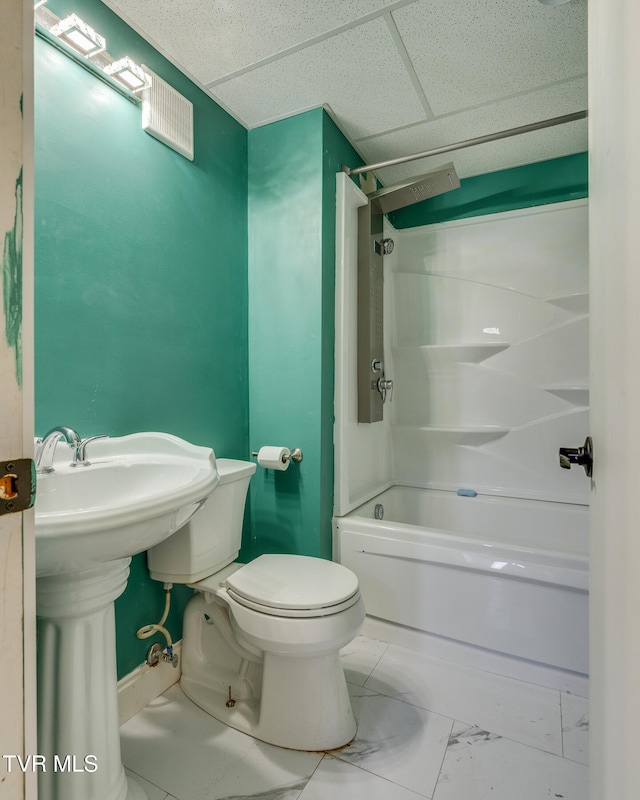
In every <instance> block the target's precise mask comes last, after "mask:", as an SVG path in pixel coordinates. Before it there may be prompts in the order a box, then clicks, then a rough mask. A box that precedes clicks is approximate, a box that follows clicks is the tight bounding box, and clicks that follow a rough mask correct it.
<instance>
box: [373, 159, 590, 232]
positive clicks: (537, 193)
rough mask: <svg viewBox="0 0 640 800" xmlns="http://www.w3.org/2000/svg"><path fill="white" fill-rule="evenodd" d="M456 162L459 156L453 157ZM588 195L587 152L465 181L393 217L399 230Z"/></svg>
mask: <svg viewBox="0 0 640 800" xmlns="http://www.w3.org/2000/svg"><path fill="white" fill-rule="evenodd" d="M453 155H454V158H453V161H454V164H455V153H454V154H453ZM588 194H589V181H588V164H587V153H577V154H576V155H573V156H564V157H563V158H552V159H550V160H549V161H540V162H538V163H537V164H527V165H526V166H524V167H514V168H513V169H503V170H499V171H498V172H490V173H488V174H486V175H478V176H476V177H474V178H463V179H462V180H461V181H460V188H459V189H455V190H454V191H452V192H447V193H446V194H441V195H438V197H432V198H431V199H430V200H424V201H423V202H422V203H416V204H415V205H412V206H408V207H407V208H401V209H400V210H399V211H394V212H392V213H391V214H390V215H389V219H390V221H391V222H392V223H393V226H394V227H395V228H416V227H419V226H420V225H430V224H433V223H436V222H448V221H449V220H453V219H463V218H465V217H481V216H484V215H485V214H496V213H498V212H499V211H514V210H515V209H517V208H530V207H531V206H542V205H547V204H549V203H561V202H563V201H565V200H578V199H579V198H581V197H587V196H588Z"/></svg>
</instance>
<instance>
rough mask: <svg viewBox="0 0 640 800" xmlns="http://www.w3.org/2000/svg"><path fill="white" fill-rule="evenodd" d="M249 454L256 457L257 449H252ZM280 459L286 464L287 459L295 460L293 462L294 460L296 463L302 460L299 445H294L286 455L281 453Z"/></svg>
mask: <svg viewBox="0 0 640 800" xmlns="http://www.w3.org/2000/svg"><path fill="white" fill-rule="evenodd" d="M251 455H252V456H253V457H254V458H257V456H258V451H257V450H254V451H253V452H252V453H251ZM282 461H283V463H285V464H286V463H287V462H288V461H295V462H296V464H299V463H300V462H301V461H302V450H301V449H300V448H299V447H294V448H293V450H291V452H290V453H289V455H286V454H285V455H283V456H282Z"/></svg>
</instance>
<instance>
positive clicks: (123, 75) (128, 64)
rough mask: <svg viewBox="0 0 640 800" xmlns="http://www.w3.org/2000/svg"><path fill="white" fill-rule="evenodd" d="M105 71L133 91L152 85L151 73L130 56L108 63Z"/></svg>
mask: <svg viewBox="0 0 640 800" xmlns="http://www.w3.org/2000/svg"><path fill="white" fill-rule="evenodd" d="M104 71H105V72H106V73H107V75H111V77H112V78H115V79H116V80H117V81H118V82H119V83H121V84H122V85H123V86H125V87H126V88H127V89H129V90H130V91H132V92H140V91H142V89H148V88H149V87H150V86H151V78H150V77H149V75H147V73H146V72H145V71H144V70H143V69H142V67H139V66H138V65H137V64H136V63H135V61H132V60H131V59H130V58H129V56H125V57H124V58H120V59H118V60H117V61H114V62H112V63H111V64H108V65H107V66H106V67H104Z"/></svg>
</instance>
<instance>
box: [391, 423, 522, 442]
mask: <svg viewBox="0 0 640 800" xmlns="http://www.w3.org/2000/svg"><path fill="white" fill-rule="evenodd" d="M397 427H402V428H408V427H409V426H406V425H400V426H397ZM412 429H413V430H419V431H422V432H423V433H425V434H427V435H428V436H431V437H435V438H438V439H442V440H443V441H446V442H448V443H449V444H463V445H468V446H470V447H479V446H480V445H482V444H487V442H492V441H493V440H494V439H501V438H502V437H503V436H506V435H507V434H508V433H509V431H510V430H511V429H510V428H501V427H499V426H498V425H469V426H467V425H455V426H447V425H422V426H420V427H419V428H412Z"/></svg>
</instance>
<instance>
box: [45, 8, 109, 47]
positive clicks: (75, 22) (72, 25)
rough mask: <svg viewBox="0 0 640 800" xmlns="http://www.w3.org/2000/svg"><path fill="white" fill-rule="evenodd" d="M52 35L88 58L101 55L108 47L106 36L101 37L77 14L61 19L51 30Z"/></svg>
mask: <svg viewBox="0 0 640 800" xmlns="http://www.w3.org/2000/svg"><path fill="white" fill-rule="evenodd" d="M51 33H52V34H53V35H54V36H57V37H58V39H61V40H62V41H63V42H66V43H67V44H68V45H69V46H70V47H73V49H74V50H76V51H77V52H78V53H81V54H82V55H83V56H87V57H90V56H95V55H96V54H97V53H101V52H102V51H103V50H105V49H106V46H107V43H106V42H105V39H104V36H100V34H99V33H97V32H96V31H94V30H93V28H92V27H91V26H90V25H87V23H86V22H83V21H82V20H81V19H80V17H78V16H77V15H76V14H71V15H70V16H68V17H65V18H64V19H61V20H60V22H58V24H57V25H54V26H53V28H51Z"/></svg>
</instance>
